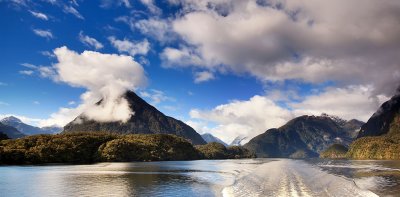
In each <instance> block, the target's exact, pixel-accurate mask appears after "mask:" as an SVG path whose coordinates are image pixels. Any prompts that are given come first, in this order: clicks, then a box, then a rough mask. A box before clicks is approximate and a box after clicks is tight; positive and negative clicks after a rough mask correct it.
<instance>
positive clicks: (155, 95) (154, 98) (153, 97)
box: [139, 89, 175, 105]
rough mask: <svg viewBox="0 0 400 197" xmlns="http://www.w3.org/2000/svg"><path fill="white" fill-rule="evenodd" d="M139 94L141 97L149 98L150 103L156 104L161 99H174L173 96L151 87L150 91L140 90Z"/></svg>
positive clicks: (161, 100)
mask: <svg viewBox="0 0 400 197" xmlns="http://www.w3.org/2000/svg"><path fill="white" fill-rule="evenodd" d="M139 94H140V96H141V97H143V98H149V99H150V103H151V104H152V105H157V104H159V103H161V102H163V101H175V99H174V98H172V97H169V96H167V95H165V93H164V92H163V91H161V90H155V89H151V90H150V91H140V92H139Z"/></svg>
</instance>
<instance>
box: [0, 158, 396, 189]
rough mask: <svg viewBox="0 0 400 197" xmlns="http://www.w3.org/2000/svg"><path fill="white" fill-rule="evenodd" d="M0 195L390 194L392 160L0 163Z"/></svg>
mask: <svg viewBox="0 0 400 197" xmlns="http://www.w3.org/2000/svg"><path fill="white" fill-rule="evenodd" d="M0 194H1V196H376V195H379V196H398V194H400V162H399V161H344V160H319V159H318V160H291V159H243V160H200V161H166V162H133V163H99V164H93V165H51V166H1V167H0Z"/></svg>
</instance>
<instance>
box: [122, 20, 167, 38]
mask: <svg viewBox="0 0 400 197" xmlns="http://www.w3.org/2000/svg"><path fill="white" fill-rule="evenodd" d="M125 23H128V24H130V25H131V28H132V27H134V28H136V29H138V30H139V31H140V32H141V33H142V34H144V35H146V36H150V37H152V38H154V39H156V40H158V41H160V42H167V41H170V40H172V39H174V35H172V29H171V24H170V22H168V21H167V20H164V19H158V18H150V19H142V20H139V21H137V22H136V20H134V21H129V20H128V21H125Z"/></svg>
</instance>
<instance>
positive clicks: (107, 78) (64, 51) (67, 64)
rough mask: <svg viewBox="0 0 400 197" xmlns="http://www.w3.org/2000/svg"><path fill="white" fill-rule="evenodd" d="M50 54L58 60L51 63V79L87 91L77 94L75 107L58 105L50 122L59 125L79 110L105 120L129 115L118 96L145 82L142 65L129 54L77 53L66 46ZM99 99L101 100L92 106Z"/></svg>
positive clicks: (124, 117)
mask: <svg viewBox="0 0 400 197" xmlns="http://www.w3.org/2000/svg"><path fill="white" fill-rule="evenodd" d="M54 54H55V55H56V56H57V60H58V62H57V63H56V64H54V65H53V67H54V70H55V71H56V76H55V77H54V78H55V79H57V80H58V81H60V82H64V83H67V84H69V85H71V86H74V87H83V88H86V89H87V91H86V92H85V93H84V94H82V95H81V100H82V104H80V105H79V106H78V107H77V108H61V109H60V111H59V112H57V113H55V114H52V115H51V118H50V120H49V121H50V122H51V121H53V122H55V123H57V124H60V125H63V124H61V123H62V122H63V123H64V124H65V123H67V122H69V121H71V120H72V119H70V118H72V117H76V115H77V114H80V113H82V112H83V113H84V115H85V116H87V117H88V118H89V119H93V120H97V121H105V122H107V121H123V122H124V121H127V120H128V119H129V118H130V117H131V115H132V114H133V113H134V112H132V111H131V110H130V107H129V104H128V102H127V100H126V99H125V98H123V97H122V95H123V94H124V93H125V92H126V91H127V90H131V89H136V88H138V87H140V86H142V85H144V84H145V83H146V77H145V74H144V70H143V68H142V66H141V65H140V64H138V63H137V62H135V61H134V60H133V59H132V57H130V56H124V55H115V54H102V53H98V52H94V51H84V52H83V53H81V54H78V53H76V52H74V51H71V50H69V49H68V48H67V47H60V48H57V49H55V50H54ZM99 76H101V77H99ZM100 99H103V101H102V103H100V104H99V105H95V103H97V102H98V101H99V100H100ZM67 119H68V120H67Z"/></svg>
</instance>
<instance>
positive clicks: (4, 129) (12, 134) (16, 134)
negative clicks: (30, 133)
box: [0, 123, 25, 138]
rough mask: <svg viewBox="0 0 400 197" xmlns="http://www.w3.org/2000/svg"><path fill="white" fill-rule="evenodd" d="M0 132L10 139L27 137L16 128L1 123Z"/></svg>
mask: <svg viewBox="0 0 400 197" xmlns="http://www.w3.org/2000/svg"><path fill="white" fill-rule="evenodd" d="M0 132H1V133H4V134H6V135H7V136H8V137H9V138H20V137H24V136H25V135H24V134H23V133H21V132H20V131H18V130H17V129H16V128H14V127H11V126H8V125H4V124H2V123H0Z"/></svg>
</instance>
